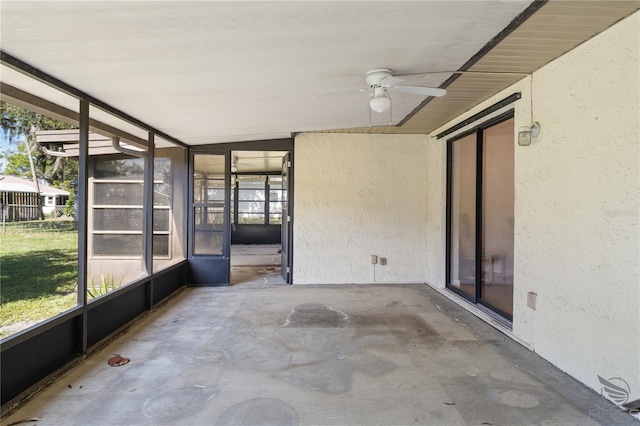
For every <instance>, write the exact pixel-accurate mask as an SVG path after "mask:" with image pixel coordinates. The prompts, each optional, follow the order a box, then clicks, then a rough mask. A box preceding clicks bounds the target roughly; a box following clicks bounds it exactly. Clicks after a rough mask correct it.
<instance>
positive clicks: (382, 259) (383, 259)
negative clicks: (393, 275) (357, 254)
mask: <svg viewBox="0 0 640 426" xmlns="http://www.w3.org/2000/svg"><path fill="white" fill-rule="evenodd" d="M380 264H381V265H386V264H387V258H386V257H381V258H380Z"/></svg>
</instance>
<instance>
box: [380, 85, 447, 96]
mask: <svg viewBox="0 0 640 426" xmlns="http://www.w3.org/2000/svg"><path fill="white" fill-rule="evenodd" d="M390 89H391V90H393V91H395V92H402V93H414V94H416V95H424V96H435V97H439V96H444V95H445V94H446V93H447V91H446V90H445V89H439V88H437V87H424V86H395V87H390Z"/></svg>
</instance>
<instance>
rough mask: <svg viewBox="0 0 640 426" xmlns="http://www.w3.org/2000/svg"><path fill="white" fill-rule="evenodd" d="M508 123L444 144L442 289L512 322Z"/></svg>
mask: <svg viewBox="0 0 640 426" xmlns="http://www.w3.org/2000/svg"><path fill="white" fill-rule="evenodd" d="M513 126H514V124H513V118H512V116H511V117H502V118H501V119H496V120H493V121H492V122H491V123H488V124H487V125H485V126H482V127H479V128H477V129H476V130H474V131H473V132H470V133H467V134H466V135H463V136H462V137H460V138H457V139H453V140H451V141H449V144H448V153H447V155H448V192H447V197H448V203H447V210H448V212H447V216H448V222H447V224H448V235H447V252H448V258H447V287H448V288H449V289H451V290H453V291H455V292H456V293H458V294H460V295H461V296H463V297H465V298H466V299H468V300H470V301H471V302H473V303H479V304H482V305H484V306H487V307H489V308H490V309H492V310H494V311H495V312H497V313H499V314H500V315H502V316H504V317H505V318H507V319H512V318H513V263H514V260H513V252H514V248H513V241H514V230H513V229H514V226H513V225H514V220H513V206H514V127H513Z"/></svg>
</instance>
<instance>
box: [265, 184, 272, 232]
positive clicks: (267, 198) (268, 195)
mask: <svg viewBox="0 0 640 426" xmlns="http://www.w3.org/2000/svg"><path fill="white" fill-rule="evenodd" d="M270 201H271V189H270V188H269V176H268V175H267V176H265V178H264V223H265V225H268V224H269V211H270V210H271V206H270V205H269V202H270Z"/></svg>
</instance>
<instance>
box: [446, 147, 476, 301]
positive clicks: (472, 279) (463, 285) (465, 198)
mask: <svg viewBox="0 0 640 426" xmlns="http://www.w3.org/2000/svg"><path fill="white" fill-rule="evenodd" d="M451 149H452V152H451V154H450V155H451V167H452V168H451V219H450V220H451V245H450V247H451V248H450V250H451V251H450V253H449V256H450V270H449V274H450V275H449V276H450V281H449V285H450V287H453V288H454V289H455V290H458V291H461V292H462V293H464V294H466V295H467V296H469V297H470V298H472V299H474V300H475V297H476V290H475V283H476V266H475V257H476V248H475V247H476V226H475V224H476V203H475V199H476V197H475V193H476V135H475V134H472V135H469V136H467V137H464V138H462V139H458V140H457V141H454V142H453V143H452V144H451Z"/></svg>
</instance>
